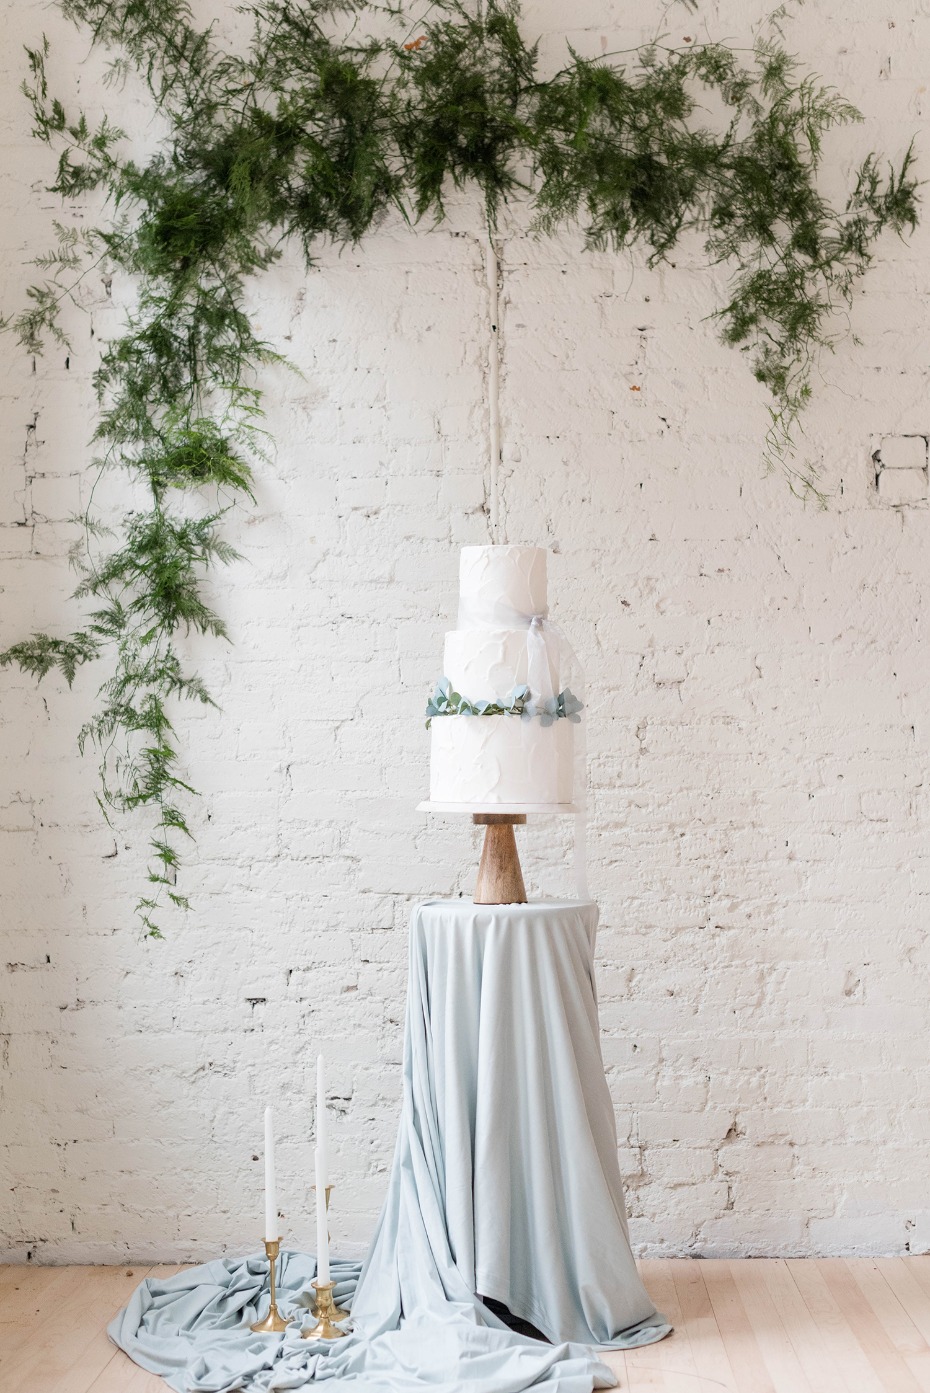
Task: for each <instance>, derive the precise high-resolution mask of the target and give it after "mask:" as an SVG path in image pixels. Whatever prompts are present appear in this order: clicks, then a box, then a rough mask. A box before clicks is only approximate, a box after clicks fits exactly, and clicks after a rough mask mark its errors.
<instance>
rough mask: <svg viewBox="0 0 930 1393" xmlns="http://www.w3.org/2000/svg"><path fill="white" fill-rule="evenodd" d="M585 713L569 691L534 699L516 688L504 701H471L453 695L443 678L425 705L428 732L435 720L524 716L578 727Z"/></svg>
mask: <svg viewBox="0 0 930 1393" xmlns="http://www.w3.org/2000/svg"><path fill="white" fill-rule="evenodd" d="M583 710H584V707H583V705H582V703H581V702H580V701H579V700H578V698H577V697H576V696H575V694H574V693H573V692H572V691H571V690H570V688H568V687H566V688H565V689H564V690H563V691H561V692H559V694H558V696H553V697H536V698H534V697H533V694H532V692H531V691H530V689H529V687H526V686H519V687H514V688H513V689H512V690H511V692H510V694H509V695H508V696H507V697H506V698H505V699H504V700H503V701H470V700H469V699H468V697H463V696H462V694H461V692H456V691H453V688H452V683H451V682H450V681H449V679H448V677H440V679H439V681H438V682H437V683H436V686H435V688H434V690H433V694H432V696H431V697H429V698H428V700H427V703H426V729H427V730H429V728H430V726H431V725H432V723H433V719H434V718H435V717H436V716H521V717H522V718H523V719H524V720H534V719H538V720H539V721H540V723H541V724H542V725H544V726H550V725H552V722H553V721H560V720H568V721H571V722H572V723H573V724H575V725H577V724H578V722H579V721H580V720H581V716H580V714H579V713H580V712H581V711H583Z"/></svg>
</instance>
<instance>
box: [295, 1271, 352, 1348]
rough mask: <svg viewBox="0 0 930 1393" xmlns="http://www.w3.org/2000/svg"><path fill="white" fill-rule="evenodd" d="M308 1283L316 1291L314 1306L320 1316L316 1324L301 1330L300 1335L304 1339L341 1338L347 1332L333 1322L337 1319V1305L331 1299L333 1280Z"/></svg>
mask: <svg viewBox="0 0 930 1393" xmlns="http://www.w3.org/2000/svg"><path fill="white" fill-rule="evenodd" d="M310 1285H311V1286H312V1287H313V1290H314V1291H315V1292H316V1307H315V1309H316V1310H317V1311H319V1313H320V1318H319V1320H318V1321H317V1323H316V1325H313V1326H311V1327H310V1329H309V1330H302V1331H301V1332H300V1334H301V1337H302V1338H303V1339H304V1340H341V1339H342V1338H343V1337H344V1336H345V1335H346V1334H347V1333H348V1332H347V1331H345V1330H340V1329H339V1327H338V1325H336V1324H335V1323H334V1322H335V1321H336V1319H337V1316H336V1311H337V1310H338V1307H337V1306H336V1303H335V1302H334V1301H333V1287H334V1286H335V1285H336V1283H335V1282H311V1283H310Z"/></svg>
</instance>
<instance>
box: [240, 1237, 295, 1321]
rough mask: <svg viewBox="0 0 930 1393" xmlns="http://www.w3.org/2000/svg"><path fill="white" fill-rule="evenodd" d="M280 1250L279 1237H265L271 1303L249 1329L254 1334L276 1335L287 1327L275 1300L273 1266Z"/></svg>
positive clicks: (275, 1264)
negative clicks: (262, 1318)
mask: <svg viewBox="0 0 930 1393" xmlns="http://www.w3.org/2000/svg"><path fill="white" fill-rule="evenodd" d="M280 1251H281V1240H280V1238H266V1239H265V1253H266V1254H267V1256H268V1284H269V1287H270V1289H271V1293H270V1294H271V1305H270V1307H269V1308H268V1314H267V1316H266V1317H265V1319H264V1320H257V1321H256V1322H255V1324H254V1325H250V1326H249V1329H250V1330H254V1331H255V1334H256V1335H277V1334H279V1333H280V1331H282V1330H286V1329H287V1321H286V1320H285V1319H284V1317H283V1316H282V1315H281V1312H280V1311H279V1310H278V1307H277V1303H276V1302H275V1299H274V1296H275V1290H274V1287H275V1268H276V1267H277V1265H278V1254H279V1253H280Z"/></svg>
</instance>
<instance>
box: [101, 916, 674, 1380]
mask: <svg viewBox="0 0 930 1393" xmlns="http://www.w3.org/2000/svg"><path fill="white" fill-rule="evenodd" d="M596 926H597V909H596V907H595V906H594V905H593V904H590V903H586V902H580V901H579V902H574V903H572V902H569V903H563V902H559V903H548V904H538V905H495V906H493V907H490V906H478V905H472V904H470V903H467V902H464V901H460V900H455V901H434V902H431V903H428V904H425V905H420V906H419V907H418V908H417V909H415V910H414V913H413V917H412V921H411V930H410V980H409V987H408V996H407V1018H406V1039H405V1049H404V1080H403V1083H404V1097H403V1107H402V1112H401V1122H400V1129H399V1134H398V1139H397V1147H396V1150H395V1155H394V1164H393V1169H392V1172H391V1178H390V1181H389V1185H388V1194H387V1199H386V1201H385V1205H384V1208H383V1210H382V1214H381V1218H380V1220H379V1223H378V1227H377V1230H376V1233H375V1237H374V1240H373V1242H372V1246H371V1250H370V1252H369V1255H368V1258H367V1259H366V1262H365V1264H364V1269H363V1270H362V1273H361V1277H360V1279H359V1280H358V1287H357V1290H354V1291H353V1287H354V1283H355V1280H356V1278H357V1276H358V1267H357V1265H355V1264H351V1263H338V1262H337V1263H334V1265H333V1276H334V1278H335V1279H336V1280H337V1282H338V1283H339V1285H338V1286H337V1292H336V1294H337V1298H338V1299H339V1300H340V1304H342V1305H346V1304H350V1305H351V1309H352V1317H353V1321H354V1325H355V1333H354V1334H353V1335H351V1336H350V1337H349V1338H348V1339H345V1340H340V1341H338V1342H336V1343H334V1344H328V1343H325V1342H320V1343H317V1342H311V1341H306V1340H301V1339H300V1337H299V1331H300V1324H299V1323H296V1321H295V1323H294V1324H293V1325H291V1326H290V1327H289V1328H288V1330H287V1331H286V1332H285V1334H284V1335H281V1336H269V1335H252V1334H251V1332H250V1331H249V1330H248V1325H249V1323H250V1322H251V1321H253V1320H255V1319H256V1316H257V1314H261V1315H264V1313H265V1309H266V1303H267V1295H266V1286H265V1274H266V1272H267V1265H266V1264H265V1262H264V1261H263V1260H260V1259H258V1258H255V1257H252V1258H242V1259H224V1260H222V1261H216V1262H213V1263H208V1264H206V1265H205V1266H203V1267H199V1268H194V1269H192V1270H190V1271H188V1272H184V1273H181V1274H179V1275H178V1276H176V1277H171V1278H150V1279H148V1280H147V1281H145V1282H143V1283H142V1286H141V1287H140V1288H139V1290H138V1291H137V1292H136V1293H135V1295H134V1297H133V1299H132V1301H131V1302H130V1303H129V1305H128V1306H127V1307H126V1309H125V1310H124V1311H123V1312H121V1314H120V1315H119V1316H118V1317H117V1318H116V1320H115V1321H114V1322H113V1323H112V1325H111V1327H110V1335H111V1338H112V1339H113V1340H114V1341H115V1342H116V1343H117V1344H118V1345H119V1346H120V1347H121V1348H123V1349H124V1350H126V1352H127V1353H128V1354H129V1355H130V1356H131V1357H132V1358H133V1359H135V1360H136V1361H137V1362H138V1363H140V1364H142V1365H143V1366H144V1367H145V1368H147V1369H152V1370H154V1371H156V1372H158V1373H162V1374H164V1375H165V1377H166V1378H167V1379H168V1381H169V1383H170V1385H171V1387H172V1388H174V1389H177V1390H178V1391H179V1393H193V1390H204V1391H206V1390H209V1393H228V1390H233V1389H248V1390H255V1391H256V1393H258V1390H261V1393H266V1391H269V1393H270V1390H277V1389H292V1388H300V1387H303V1386H304V1385H305V1384H306V1383H308V1382H310V1381H311V1380H317V1381H318V1380H322V1379H328V1378H339V1379H341V1380H342V1381H343V1382H345V1383H346V1384H348V1385H350V1386H353V1387H356V1388H359V1389H365V1390H370V1393H407V1391H408V1390H413V1389H418V1388H421V1389H423V1390H424V1393H426V1390H429V1391H430V1393H461V1390H462V1389H463V1387H468V1388H469V1389H474V1390H475V1393H522V1391H523V1390H527V1389H530V1388H532V1389H534V1390H535V1389H538V1388H542V1389H545V1390H548V1393H589V1390H591V1389H592V1388H602V1387H611V1386H613V1384H614V1382H615V1381H614V1378H613V1375H612V1374H611V1372H610V1370H609V1369H608V1368H607V1367H606V1365H604V1364H603V1363H602V1362H601V1361H600V1360H599V1359H598V1358H597V1355H596V1353H595V1351H594V1350H593V1349H592V1348H591V1346H593V1345H602V1346H612V1347H614V1348H624V1347H630V1346H633V1345H643V1344H648V1343H650V1342H652V1341H654V1340H658V1339H661V1338H662V1337H663V1336H664V1335H666V1334H667V1333H668V1331H669V1328H670V1327H669V1326H668V1324H667V1323H666V1322H665V1320H664V1318H663V1317H662V1316H660V1315H658V1314H657V1313H656V1311H655V1308H654V1307H653V1305H652V1302H651V1301H650V1299H649V1297H648V1295H647V1294H646V1292H645V1291H644V1289H643V1287H642V1284H641V1282H640V1280H639V1277H638V1275H637V1272H636V1267H635V1264H634V1262H633V1258H632V1254H631V1252H630V1247H629V1240H628V1236H627V1226H626V1215H625V1207H624V1197H623V1187H622V1182H621V1179H620V1172H619V1168H618V1165H617V1150H616V1136H615V1131H614V1120H613V1110H612V1106H611V1101H610V1096H609V1093H608V1090H607V1084H606V1081H605V1078H604V1070H603V1064H602V1061H601V1054H600V1045H599V1039H598V1021H597V1004H596V996H595V987H594V969H593V956H594V935H595V931H596ZM313 1274H314V1264H313V1260H312V1259H310V1258H307V1257H304V1256H303V1255H301V1254H298V1253H285V1254H283V1256H282V1260H281V1273H280V1285H279V1292H280V1296H279V1306H280V1307H281V1310H282V1312H283V1313H284V1314H285V1315H292V1314H293V1315H295V1317H298V1318H299V1317H301V1316H302V1314H303V1312H302V1308H301V1305H300V1300H301V1293H304V1292H306V1291H307V1290H308V1288H309V1282H310V1280H311V1278H312V1277H313ZM476 1292H477V1293H480V1295H476V1294H475V1293H476ZM482 1296H483V1297H487V1298H490V1299H493V1300H496V1301H500V1302H502V1303H503V1304H504V1305H505V1306H506V1307H507V1308H508V1310H509V1311H511V1312H512V1313H513V1314H514V1315H516V1316H519V1317H522V1318H523V1319H524V1320H527V1321H529V1322H531V1323H532V1324H533V1325H534V1326H536V1327H537V1329H539V1330H540V1331H542V1333H543V1334H545V1335H546V1336H547V1338H548V1339H549V1340H550V1341H552V1342H553V1343H552V1344H549V1345H547V1344H543V1343H542V1342H540V1341H536V1340H532V1339H530V1338H528V1337H527V1336H523V1335H517V1334H515V1333H514V1332H512V1331H511V1330H509V1329H508V1328H507V1327H506V1326H505V1325H504V1324H503V1323H502V1322H501V1321H500V1320H499V1319H498V1318H497V1316H495V1315H494V1313H493V1312H492V1311H491V1310H490V1309H489V1308H488V1307H487V1306H486V1305H485V1303H484V1302H483V1301H482V1300H481V1297H482ZM263 1303H265V1304H263ZM305 1304H306V1299H305V1298H304V1305H305ZM304 1323H306V1322H304Z"/></svg>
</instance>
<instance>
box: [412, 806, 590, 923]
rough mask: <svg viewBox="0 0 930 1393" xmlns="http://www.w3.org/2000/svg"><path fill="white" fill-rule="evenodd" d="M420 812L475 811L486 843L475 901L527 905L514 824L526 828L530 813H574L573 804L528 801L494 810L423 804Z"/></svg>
mask: <svg viewBox="0 0 930 1393" xmlns="http://www.w3.org/2000/svg"><path fill="white" fill-rule="evenodd" d="M417 811H418V812H434V813H471V820H472V822H473V823H475V825H476V826H478V827H483V828H484V829H485V831H484V846H483V847H482V849H481V862H480V864H479V866H478V880H477V883H476V885H475V893H474V896H473V901H474V903H475V904H526V903H527V899H526V886H525V885H524V883H523V870H522V868H521V866H520V855H519V853H518V851H517V842H516V838H515V837H514V835H513V829H514V827H522V826H523V825H524V823H525V822H526V817H527V813H574V812H577V808H576V807H575V805H574V804H573V803H525V804H523V805H522V807H517V806H516V805H508V804H501V805H500V806H499V807H498V808H496V809H495V810H494V812H487V811H485V809H483V808H482V809H479V808H477V807H476V806H475V805H473V804H470V803H433V802H426V803H420V804H418V806H417Z"/></svg>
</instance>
